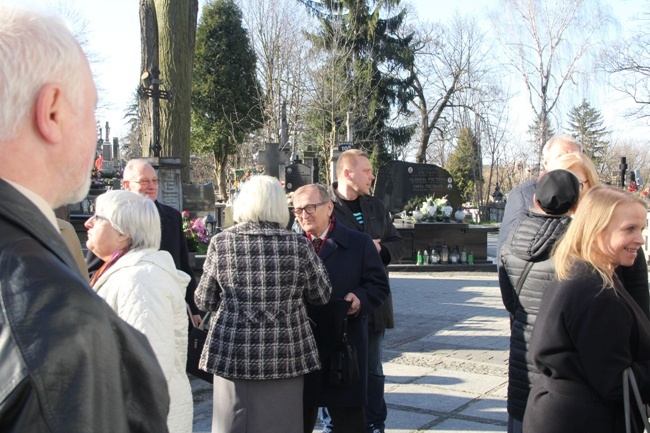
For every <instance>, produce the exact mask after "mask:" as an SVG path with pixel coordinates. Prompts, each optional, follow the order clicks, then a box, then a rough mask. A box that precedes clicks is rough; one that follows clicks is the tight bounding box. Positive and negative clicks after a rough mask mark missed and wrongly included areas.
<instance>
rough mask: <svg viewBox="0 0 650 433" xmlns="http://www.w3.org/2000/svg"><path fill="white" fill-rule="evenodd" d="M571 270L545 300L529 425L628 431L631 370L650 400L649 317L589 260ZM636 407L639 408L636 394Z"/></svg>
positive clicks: (564, 431)
mask: <svg viewBox="0 0 650 433" xmlns="http://www.w3.org/2000/svg"><path fill="white" fill-rule="evenodd" d="M573 270H574V276H572V277H571V278H570V279H569V280H567V281H562V282H560V283H559V284H551V285H549V287H548V288H547V290H546V292H545V293H544V297H543V299H542V303H541V305H540V311H539V316H538V317H537V322H536V323H535V329H534V330H533V334H532V337H531V342H530V354H531V355H532V359H533V360H534V362H535V366H536V367H537V368H538V370H539V371H540V372H541V375H540V376H539V378H538V379H537V380H536V381H535V383H534V384H533V387H532V389H531V391H530V397H529V399H528V406H527V408H526V413H525V415H524V425H523V429H524V431H525V432H527V433H545V432H554V433H581V432H584V433H587V432H588V433H601V432H602V433H623V432H625V422H624V415H623V391H622V383H623V380H622V379H623V370H624V369H625V368H627V367H630V366H631V367H632V369H633V370H634V374H635V375H636V379H637V383H638V384H639V390H640V392H641V397H642V399H643V401H644V402H645V403H648V402H650V322H649V321H648V319H647V318H646V317H645V314H643V313H642V312H641V310H640V309H639V308H638V306H637V305H636V303H635V302H634V301H633V300H632V298H631V297H630V296H629V294H628V293H627V292H626V291H625V290H623V288H622V287H621V286H620V283H619V282H618V281H616V280H615V288H612V287H607V288H602V280H601V278H600V277H599V276H598V275H597V274H596V272H595V271H594V270H593V268H591V267H590V266H587V265H586V264H584V263H581V262H579V263H576V264H575V265H574V266H573ZM632 406H633V407H632V412H633V413H634V414H636V413H637V412H638V411H637V410H636V406H635V403H634V398H633V397H632ZM635 420H636V421H637V422H638V423H640V416H638V415H636V416H635ZM638 425H639V424H637V426H638ZM642 430H643V429H642V428H633V429H632V431H633V432H640V431H642Z"/></svg>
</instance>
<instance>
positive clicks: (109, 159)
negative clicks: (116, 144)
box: [101, 144, 113, 170]
mask: <svg viewBox="0 0 650 433" xmlns="http://www.w3.org/2000/svg"><path fill="white" fill-rule="evenodd" d="M101 169H102V170H113V156H112V148H111V145H110V144H104V145H103V146H102V168H101Z"/></svg>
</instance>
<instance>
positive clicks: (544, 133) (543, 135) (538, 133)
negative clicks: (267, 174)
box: [528, 116, 555, 167]
mask: <svg viewBox="0 0 650 433" xmlns="http://www.w3.org/2000/svg"><path fill="white" fill-rule="evenodd" d="M543 125H544V126H542V119H541V117H540V116H537V118H535V121H534V122H533V123H531V124H530V125H528V135H529V136H530V138H531V143H532V144H533V145H534V146H535V147H534V151H533V152H531V155H536V156H537V157H538V158H540V157H541V155H542V149H543V148H544V144H545V143H546V141H548V140H549V139H550V138H551V137H553V136H555V129H553V127H552V126H551V122H550V121H549V120H548V117H547V118H546V120H545V121H544V122H543ZM537 162H538V167H540V166H541V162H542V161H541V159H540V160H538V161H537Z"/></svg>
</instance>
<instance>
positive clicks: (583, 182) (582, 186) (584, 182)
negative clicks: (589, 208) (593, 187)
mask: <svg viewBox="0 0 650 433" xmlns="http://www.w3.org/2000/svg"><path fill="white" fill-rule="evenodd" d="M579 183H580V191H582V190H583V189H584V188H585V185H586V184H588V183H589V179H587V180H583V181H582V182H579Z"/></svg>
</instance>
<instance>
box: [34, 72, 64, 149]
mask: <svg viewBox="0 0 650 433" xmlns="http://www.w3.org/2000/svg"><path fill="white" fill-rule="evenodd" d="M63 103H64V101H63V95H62V93H61V88H60V86H59V85H58V84H54V83H48V84H46V85H44V86H43V87H42V88H41V89H40V90H39V92H38V96H37V97H36V110H35V114H34V115H35V122H36V128H37V129H38V131H39V132H40V134H41V135H42V136H43V138H44V139H45V140H46V141H47V142H49V143H58V142H60V141H61V140H62V137H63V134H62V131H61V121H62V111H61V110H62V108H63Z"/></svg>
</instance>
